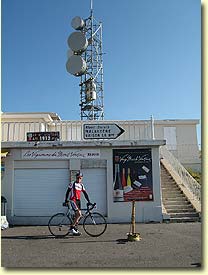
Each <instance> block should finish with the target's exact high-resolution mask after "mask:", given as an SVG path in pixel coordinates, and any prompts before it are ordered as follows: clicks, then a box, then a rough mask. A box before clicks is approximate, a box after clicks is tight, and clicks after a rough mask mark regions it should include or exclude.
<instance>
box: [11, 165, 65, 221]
mask: <svg viewBox="0 0 208 275" xmlns="http://www.w3.org/2000/svg"><path fill="white" fill-rule="evenodd" d="M14 176H15V180H14V215H15V216H51V215H52V214H54V213H56V212H59V211H61V212H62V211H63V207H62V202H63V201H64V196H65V192H66V188H67V186H68V179H69V170H68V169H15V171H14Z"/></svg>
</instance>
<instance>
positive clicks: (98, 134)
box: [83, 123, 125, 139]
mask: <svg viewBox="0 0 208 275" xmlns="http://www.w3.org/2000/svg"><path fill="white" fill-rule="evenodd" d="M83 126H84V131H83V132H84V139H116V138H118V137H119V136H120V135H121V134H123V133H124V132H125V130H124V129H122V128H121V127H120V126H118V125H117V124H115V123H114V124H113V123H111V124H84V125H83Z"/></svg>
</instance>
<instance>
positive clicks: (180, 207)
mask: <svg viewBox="0 0 208 275" xmlns="http://www.w3.org/2000/svg"><path fill="white" fill-rule="evenodd" d="M165 208H166V210H167V211H172V209H177V210H179V211H180V210H192V209H193V210H194V208H193V207H192V205H191V204H181V205H178V204H177V205H166V207H165Z"/></svg>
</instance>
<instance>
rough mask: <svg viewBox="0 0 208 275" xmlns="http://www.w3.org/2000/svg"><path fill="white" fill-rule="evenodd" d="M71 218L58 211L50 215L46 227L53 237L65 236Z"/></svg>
mask: <svg viewBox="0 0 208 275" xmlns="http://www.w3.org/2000/svg"><path fill="white" fill-rule="evenodd" d="M71 224H72V220H71V218H69V217H68V216H66V214H64V213H58V214H56V215H54V216H52V217H51V218H50V220H49V222H48V229H49V231H50V232H51V234H52V235H53V236H55V237H65V236H66V235H68V234H69V229H70V225H71Z"/></svg>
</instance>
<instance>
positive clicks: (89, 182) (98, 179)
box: [82, 168, 107, 216]
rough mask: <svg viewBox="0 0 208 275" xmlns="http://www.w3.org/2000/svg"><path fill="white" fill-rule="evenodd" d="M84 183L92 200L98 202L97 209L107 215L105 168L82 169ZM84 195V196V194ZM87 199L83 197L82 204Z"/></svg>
mask: <svg viewBox="0 0 208 275" xmlns="http://www.w3.org/2000/svg"><path fill="white" fill-rule="evenodd" d="M82 173H83V174H84V178H83V183H84V186H85V188H86V190H87V193H88V194H89V197H90V200H91V201H92V202H96V203H97V210H99V212H100V213H102V214H103V215H105V216H106V215H107V178H106V169H105V168H91V169H90V168H89V169H82ZM82 197H83V196H82ZM85 205H86V200H85V199H83V198H82V206H85Z"/></svg>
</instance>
